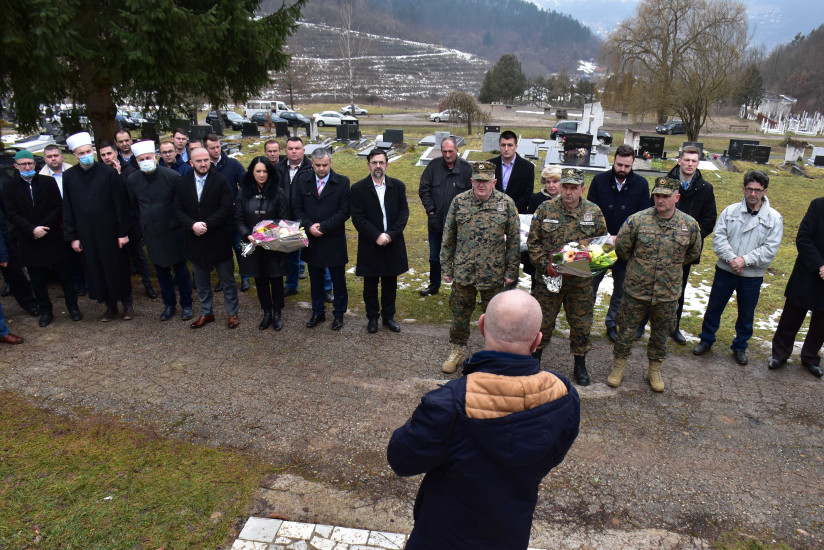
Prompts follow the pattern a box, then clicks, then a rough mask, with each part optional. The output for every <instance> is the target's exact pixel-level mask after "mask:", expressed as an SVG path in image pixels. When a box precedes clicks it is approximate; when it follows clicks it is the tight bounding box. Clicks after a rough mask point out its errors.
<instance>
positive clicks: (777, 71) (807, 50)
mask: <svg viewBox="0 0 824 550" xmlns="http://www.w3.org/2000/svg"><path fill="white" fill-rule="evenodd" d="M822 50H824V25H822V26H820V27H818V28H817V29H816V30H814V31H812V32H811V33H810V34H809V35H808V36H804V35H802V34H798V35H797V36H796V37H795V38H794V39H793V40H792V42H790V43H788V44H783V45H781V46H778V47H776V48H775V49H774V50H773V51H772V52H770V54H769V55H768V56H767V57H766V58H765V59H764V61H763V62H762V63H761V65H760V70H761V76H762V78H763V79H764V87H765V88H766V89H767V90H769V91H771V92H775V93H779V94H785V95H789V96H792V97H794V98H796V99H798V103H797V104H796V107H795V109H794V110H795V111H797V112H800V111H804V110H806V111H811V112H812V111H822V110H824V58H822V57H821V52H822Z"/></svg>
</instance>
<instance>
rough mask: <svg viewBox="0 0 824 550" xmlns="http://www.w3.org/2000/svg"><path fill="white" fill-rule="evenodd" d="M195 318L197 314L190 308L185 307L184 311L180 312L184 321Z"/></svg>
mask: <svg viewBox="0 0 824 550" xmlns="http://www.w3.org/2000/svg"><path fill="white" fill-rule="evenodd" d="M194 316H195V314H194V312H193V311H192V308H190V307H184V308H183V310H182V311H181V312H180V319H181V320H183V321H188V320H189V319H191V318H192V317H194Z"/></svg>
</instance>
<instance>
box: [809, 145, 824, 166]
mask: <svg viewBox="0 0 824 550" xmlns="http://www.w3.org/2000/svg"><path fill="white" fill-rule="evenodd" d="M818 157H824V147H813V153H812V154H811V155H810V162H811V163H812V165H813V166H821V165H820V164H816V163H815V159H817V158H818Z"/></svg>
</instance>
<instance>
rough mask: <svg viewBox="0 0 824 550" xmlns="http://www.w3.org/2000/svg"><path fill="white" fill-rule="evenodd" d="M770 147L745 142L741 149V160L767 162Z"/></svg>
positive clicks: (768, 160)
mask: <svg viewBox="0 0 824 550" xmlns="http://www.w3.org/2000/svg"><path fill="white" fill-rule="evenodd" d="M771 149H772V147H770V146H769V145H752V144H749V143H747V144H745V145H744V146H743V147H742V149H741V160H744V161H748V162H755V163H758V164H767V163H769V162H770V150H771Z"/></svg>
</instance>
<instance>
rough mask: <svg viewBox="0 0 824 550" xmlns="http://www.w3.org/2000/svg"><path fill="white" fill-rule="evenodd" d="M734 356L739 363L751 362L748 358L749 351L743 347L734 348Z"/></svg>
mask: <svg viewBox="0 0 824 550" xmlns="http://www.w3.org/2000/svg"><path fill="white" fill-rule="evenodd" d="M732 356H733V357H735V362H736V363H738V364H739V365H746V364H747V363H749V359H747V352H745V351H744V350H743V349H734V350H732Z"/></svg>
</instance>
